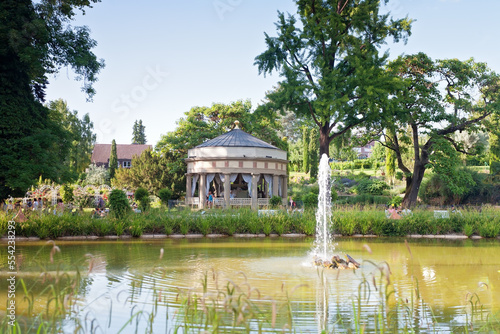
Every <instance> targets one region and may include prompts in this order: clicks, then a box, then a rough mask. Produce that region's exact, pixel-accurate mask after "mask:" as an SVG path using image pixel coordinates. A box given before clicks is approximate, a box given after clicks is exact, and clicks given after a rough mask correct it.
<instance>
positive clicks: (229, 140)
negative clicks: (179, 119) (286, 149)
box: [196, 128, 278, 149]
mask: <svg viewBox="0 0 500 334" xmlns="http://www.w3.org/2000/svg"><path fill="white" fill-rule="evenodd" d="M196 147H263V148H272V149H278V148H277V147H276V146H273V145H271V144H268V143H266V142H265V141H263V140H260V139H258V138H256V137H254V136H252V135H249V134H248V133H246V132H244V131H242V130H240V129H237V128H236V129H233V130H231V131H229V132H226V133H225V134H223V135H220V136H219V137H216V138H214V139H211V140H207V141H206V142H204V143H203V144H200V145H198V146H196Z"/></svg>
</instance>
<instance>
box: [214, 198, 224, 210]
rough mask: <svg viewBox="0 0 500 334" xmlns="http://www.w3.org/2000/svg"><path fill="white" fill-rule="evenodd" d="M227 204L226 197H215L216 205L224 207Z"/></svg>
mask: <svg viewBox="0 0 500 334" xmlns="http://www.w3.org/2000/svg"><path fill="white" fill-rule="evenodd" d="M224 205H225V200H224V197H215V198H214V206H215V207H222V208H223V207H224Z"/></svg>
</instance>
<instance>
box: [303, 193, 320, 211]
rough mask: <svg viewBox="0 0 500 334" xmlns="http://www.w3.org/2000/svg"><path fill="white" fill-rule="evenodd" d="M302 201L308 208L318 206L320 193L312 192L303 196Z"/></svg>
mask: <svg viewBox="0 0 500 334" xmlns="http://www.w3.org/2000/svg"><path fill="white" fill-rule="evenodd" d="M302 202H304V206H305V207H306V208H315V207H318V194H315V193H313V192H310V193H308V194H305V195H304V196H303V197H302Z"/></svg>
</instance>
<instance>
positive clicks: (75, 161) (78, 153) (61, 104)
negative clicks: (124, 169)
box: [47, 99, 96, 175]
mask: <svg viewBox="0 0 500 334" xmlns="http://www.w3.org/2000/svg"><path fill="white" fill-rule="evenodd" d="M47 107H48V108H49V117H50V118H51V119H52V120H54V122H56V123H58V124H61V125H62V127H63V128H64V129H65V130H67V131H68V132H69V138H68V140H69V143H70V147H69V152H68V153H67V158H66V160H65V164H66V165H68V167H69V169H70V171H71V172H72V173H74V174H75V175H78V174H81V173H83V172H84V171H85V169H86V168H87V167H88V165H89V164H90V157H91V155H92V150H93V148H94V145H95V141H96V134H95V133H94V132H93V130H94V123H93V122H92V121H91V120H90V116H89V114H88V113H87V114H85V115H83V118H82V119H79V118H78V112H77V111H76V110H74V111H70V110H69V107H68V104H67V102H66V101H64V100H63V99H58V100H55V101H50V102H49V103H48V105H47Z"/></svg>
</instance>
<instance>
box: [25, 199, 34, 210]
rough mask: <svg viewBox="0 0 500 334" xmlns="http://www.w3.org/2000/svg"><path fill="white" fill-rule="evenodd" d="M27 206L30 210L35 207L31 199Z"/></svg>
mask: <svg viewBox="0 0 500 334" xmlns="http://www.w3.org/2000/svg"><path fill="white" fill-rule="evenodd" d="M26 206H27V207H28V209H31V207H32V206H33V202H32V201H31V198H28V203H26Z"/></svg>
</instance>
